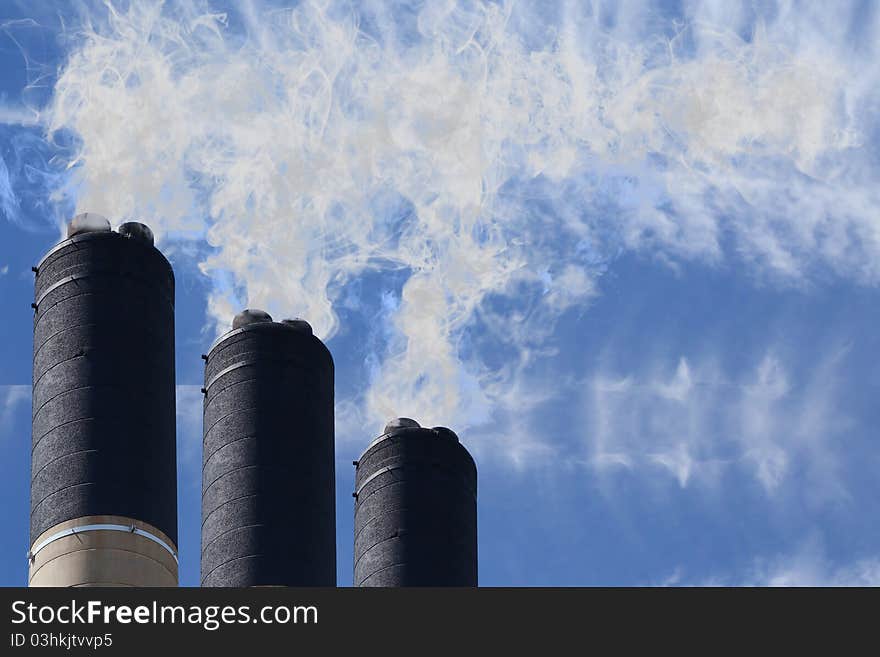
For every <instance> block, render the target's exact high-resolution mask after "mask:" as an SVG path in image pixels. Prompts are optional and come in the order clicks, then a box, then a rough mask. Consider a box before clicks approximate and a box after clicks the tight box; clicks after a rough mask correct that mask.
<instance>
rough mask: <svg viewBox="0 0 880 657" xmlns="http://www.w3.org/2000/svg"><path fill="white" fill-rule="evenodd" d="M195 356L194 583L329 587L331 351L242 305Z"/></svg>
mask: <svg viewBox="0 0 880 657" xmlns="http://www.w3.org/2000/svg"><path fill="white" fill-rule="evenodd" d="M232 328H233V330H232V331H231V332H229V333H227V334H226V335H224V336H222V337H221V338H220V339H219V340H218V341H217V342H216V343H215V344H214V346H213V347H212V348H211V350H210V352H209V353H208V355H207V356H204V359H205V361H206V364H205V387H204V389H203V392H204V393H205V419H204V431H205V436H204V449H203V467H202V586H235V587H243V586H335V585H336V494H335V482H334V479H335V466H334V427H333V358H332V357H331V356H330V352H329V351H328V350H327V348H326V347H325V346H324V344H323V343H322V342H321V341H320V340H319V339H318V338H317V337H315V336H314V335H312V329H311V327H310V326H309V325H308V323H307V322H304V321H303V320H285V321H283V322H273V321H272V318H271V317H270V316H269V315H268V314H267V313H265V312H263V311H260V310H245V311H244V312H242V313H239V314H238V315H237V316H236V317H235V320H234V321H233V324H232Z"/></svg>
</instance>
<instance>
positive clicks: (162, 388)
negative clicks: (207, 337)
mask: <svg viewBox="0 0 880 657" xmlns="http://www.w3.org/2000/svg"><path fill="white" fill-rule="evenodd" d="M67 234H68V237H67V239H65V240H63V241H62V242H61V243H60V244H58V245H57V246H56V247H55V248H53V249H52V250H51V251H49V253H47V254H46V256H45V257H44V258H43V260H42V261H41V262H40V264H39V265H38V266H37V267H35V268H34V271H35V272H36V282H35V297H36V299H35V303H34V304H33V307H34V310H35V316H34V387H33V450H32V464H31V467H32V470H31V536H30V538H31V548H30V554H29V561H30V569H29V577H28V581H29V584H30V586H176V585H177V555H176V553H177V547H176V543H177V466H176V452H175V450H176V446H175V388H174V274H173V272H172V270H171V265H170V264H169V263H168V261H167V260H166V259H165V258H164V257H163V255H162V254H161V253H160V252H159V251H158V250H157V249H156V248H155V247H154V246H153V236H152V233H151V232H150V229H149V228H147V227H146V226H144V225H143V224H138V223H128V224H123V225H122V226H121V227H120V228H119V231H118V232H113V231H111V229H110V223H109V222H108V221H107V220H106V219H105V218H103V217H101V216H100V215H95V214H84V215H78V216H77V217H76V218H74V220H73V221H72V222H71V224H70V226H69V227H68V233H67Z"/></svg>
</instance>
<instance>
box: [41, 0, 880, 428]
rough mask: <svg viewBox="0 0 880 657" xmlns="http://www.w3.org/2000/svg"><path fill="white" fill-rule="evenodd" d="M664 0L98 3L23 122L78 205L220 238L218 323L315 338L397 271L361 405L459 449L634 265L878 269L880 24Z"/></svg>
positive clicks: (867, 14) (213, 301) (329, 332)
mask: <svg viewBox="0 0 880 657" xmlns="http://www.w3.org/2000/svg"><path fill="white" fill-rule="evenodd" d="M653 4H654V3H638V2H626V3H616V2H614V3H612V2H609V3H582V2H570V3H564V2H563V3H544V2H541V3H538V2H534V3H512V2H511V3H508V2H453V1H445V2H426V3H407V4H406V5H404V4H403V3H394V2H366V3H363V4H361V5H358V6H353V5H352V3H350V2H339V3H336V2H319V1H315V2H302V3H299V4H298V5H297V6H296V7H295V8H293V9H284V8H278V7H277V6H276V5H275V4H273V3H268V2H241V3H235V5H236V10H235V11H234V12H230V13H226V10H225V9H224V8H223V7H222V6H219V5H211V4H208V3H203V2H196V1H193V2H189V1H185V0H178V1H168V2H165V3H160V2H155V1H151V0H145V1H143V2H140V1H139V2H131V3H118V4H112V3H109V4H101V5H95V6H92V7H91V8H90V9H88V10H86V11H84V13H83V14H82V17H81V21H80V22H79V24H76V25H68V26H67V28H66V33H65V38H66V39H67V40H68V41H69V45H70V51H69V56H68V58H67V61H66V63H65V64H64V67H63V69H62V70H61V72H60V73H59V75H58V78H57V82H56V84H55V88H54V93H53V95H52V99H51V102H50V103H49V105H48V106H47V107H45V108H44V109H43V111H42V113H41V114H40V118H41V121H43V123H44V125H45V128H46V129H47V130H48V131H49V132H50V133H56V134H58V135H62V134H72V135H74V136H75V137H76V140H77V142H76V148H75V154H74V155H73V156H72V157H71V158H70V168H69V169H68V173H67V175H66V176H64V177H63V178H60V179H59V180H60V181H61V182H60V183H59V184H63V187H64V191H65V192H66V193H67V194H68V195H70V196H72V198H74V200H75V204H76V207H77V210H78V211H91V212H99V213H102V214H105V215H107V216H109V217H112V218H113V219H114V221H119V222H121V221H124V220H127V219H131V218H141V219H143V220H144V221H146V222H147V223H149V224H150V225H151V226H152V227H153V228H154V230H155V231H156V232H157V234H158V235H159V238H160V241H161V242H162V243H163V244H164V245H166V246H170V245H172V244H174V243H180V242H181V241H185V242H190V243H191V242H200V241H206V242H207V244H209V245H210V247H212V248H211V249H209V250H207V249H205V250H201V249H195V250H191V251H190V252H192V253H200V254H203V255H201V256H199V257H200V266H201V268H202V270H203V271H204V273H205V274H206V275H207V276H208V277H210V279H211V281H212V292H211V295H210V299H209V313H210V315H211V319H212V321H215V322H216V324H217V327H218V330H225V328H226V327H228V326H229V320H230V319H231V316H232V315H233V314H234V313H235V312H237V311H238V310H239V309H240V308H241V307H243V306H252V307H263V308H266V309H267V310H269V311H270V312H272V313H273V314H275V315H276V316H289V315H292V314H297V315H300V316H302V317H304V318H306V319H308V320H309V321H310V322H311V323H312V325H313V326H314V328H315V330H316V333H317V334H318V335H320V336H321V337H323V338H325V339H327V338H330V337H332V336H333V335H334V333H335V332H336V331H337V329H338V320H337V312H338V310H339V307H340V304H341V303H342V302H343V300H347V301H346V303H350V302H351V295H352V285H353V283H354V282H356V281H357V280H358V279H360V278H362V277H364V276H366V275H372V274H377V275H379V276H380V280H382V279H381V277H383V276H384V277H387V280H388V281H389V282H388V284H387V289H386V291H385V294H384V295H382V305H381V308H365V309H364V312H370V313H377V312H379V311H380V310H381V311H382V312H383V313H384V321H382V322H380V323H377V326H378V328H377V329H376V330H377V334H378V335H377V339H376V344H377V345H379V346H378V347H377V353H376V354H375V358H374V359H373V361H372V362H373V367H372V370H373V371H372V373H371V377H370V380H371V385H370V387H369V389H368V390H367V391H366V392H365V393H364V395H363V398H362V399H357V400H354V401H353V403H355V404H356V405H357V407H358V408H359V409H360V410H359V413H363V414H364V415H365V417H366V418H368V419H369V421H370V422H372V423H373V424H375V425H376V426H381V423H382V422H383V421H384V420H385V419H386V418H387V417H389V416H393V415H399V414H402V415H410V416H413V417H417V418H419V419H420V420H422V421H423V422H425V423H428V424H448V425H450V426H454V427H455V428H456V429H457V430H463V429H466V428H467V427H468V426H473V425H476V424H479V423H481V422H485V421H487V420H488V419H489V418H490V417H492V415H493V413H495V412H496V411H497V409H498V408H499V407H507V408H511V409H521V408H523V402H524V400H525V399H527V398H528V399H531V400H534V399H535V398H536V397H539V395H536V394H535V393H534V391H532V392H530V393H529V394H528V395H526V394H523V393H522V392H521V390H522V382H521V375H522V372H524V371H525V370H526V369H527V368H528V367H529V365H530V364H531V363H532V362H533V361H534V359H536V358H540V357H541V354H542V353H545V352H546V351H547V350H548V349H552V346H553V327H554V323H555V322H556V321H557V320H558V319H559V318H560V317H561V316H562V314H563V313H565V312H566V311H567V310H569V309H571V308H576V307H583V306H584V305H585V304H588V303H589V299H590V298H591V297H592V296H593V295H595V294H596V293H597V292H598V290H599V289H600V286H601V280H600V277H601V274H602V272H603V271H604V270H605V269H606V267H607V266H608V264H609V263H610V262H611V261H612V260H613V259H614V258H615V257H617V256H618V255H619V254H621V253H623V252H625V251H629V250H633V251H639V252H642V253H645V254H648V255H649V256H651V257H655V258H658V259H660V260H662V261H665V262H669V263H670V264H671V265H673V266H674V265H675V263H676V262H681V261H687V260H699V261H703V262H707V263H717V264H719V265H723V266H735V267H744V268H748V271H749V272H750V275H752V276H754V277H755V278H756V279H762V280H770V281H772V282H774V283H778V284H786V285H787V284H797V285H802V284H809V282H810V281H811V280H813V279H814V278H815V277H817V276H824V275H827V274H834V275H839V276H844V277H848V278H852V279H854V280H855V281H857V282H860V283H868V284H873V283H876V282H877V281H878V278H880V265H878V263H880V223H878V219H877V217H878V209H880V190H878V187H877V185H876V180H877V174H878V168H880V156H878V153H877V152H876V148H877V146H876V139H874V142H873V145H872V141H871V138H872V137H876V131H877V128H876V125H875V123H874V118H873V116H872V110H871V108H872V107H873V108H875V109H876V107H877V105H878V100H880V92H878V91H877V90H878V89H880V86H878V85H877V81H878V80H877V78H878V74H877V67H876V66H875V65H873V64H871V62H874V61H877V59H878V54H880V53H877V49H878V45H877V43H876V42H875V41H873V40H872V39H870V38H869V35H870V34H875V33H876V32H877V27H878V25H877V24H878V20H880V18H878V14H877V12H876V11H874V12H872V11H871V10H870V8H868V9H865V8H861V9H859V8H856V9H853V10H852V11H850V12H849V14H848V20H849V21H850V23H853V22H854V21H860V22H861V23H862V24H863V26H864V27H863V29H862V32H861V33H862V34H864V35H865V38H863V39H858V38H857V39H853V38H852V35H851V30H849V29H848V27H847V29H843V28H841V29H840V30H838V31H836V30H835V28H834V26H835V25H841V23H844V24H845V23H846V21H840V20H839V19H840V15H841V12H842V11H844V10H842V9H841V7H840V6H839V5H837V3H834V5H833V6H831V5H828V6H827V8H825V9H823V8H821V7H818V8H817V7H811V8H808V7H802V6H800V5H799V3H780V4H779V5H778V6H774V7H773V8H772V10H768V11H766V12H765V13H764V14H761V15H757V14H754V13H753V12H752V11H751V10H747V9H744V8H737V7H736V6H735V3H728V2H723V3H722V2H718V3H702V4H699V5H696V4H694V5H692V4H691V3H685V7H686V8H685V9H684V10H682V11H681V12H680V13H677V14H666V13H663V12H658V11H655V10H652V9H651V8H650V7H651V6H653ZM413 7H414V8H413ZM860 12H861V13H860ZM871 149H874V150H871ZM497 353H503V354H504V355H505V357H504V358H497V357H493V356H492V354H497Z"/></svg>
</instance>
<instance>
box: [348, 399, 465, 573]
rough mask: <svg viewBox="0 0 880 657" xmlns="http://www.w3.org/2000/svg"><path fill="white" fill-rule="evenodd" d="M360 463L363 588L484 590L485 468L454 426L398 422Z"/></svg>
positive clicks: (357, 559)
mask: <svg viewBox="0 0 880 657" xmlns="http://www.w3.org/2000/svg"><path fill="white" fill-rule="evenodd" d="M354 465H355V467H356V473H355V491H354V499H355V511H354V534H355V537H354V585H355V586H392V587H393V586H477V468H476V465H475V464H474V460H473V458H471V455H470V454H469V453H468V451H467V450H466V449H465V448H464V446H463V445H462V444H461V443H460V442H459V440H458V436H456V435H455V433H454V432H453V431H452V430H451V429H447V428H446V427H434V428H433V429H428V428H424V427H421V426H419V423H418V422H416V421H415V420H411V419H410V418H405V417H401V418H396V419H394V420H391V421H390V422H389V423H388V424H387V425H386V426H385V430H384V431H383V432H382V435H381V436H379V437H378V438H376V440H374V441H373V442H372V443H371V444H370V446H369V447H367V449H366V451H365V452H364V453H363V455H362V456H361V457H360V458H359V459H358V460H357V461H355V462H354Z"/></svg>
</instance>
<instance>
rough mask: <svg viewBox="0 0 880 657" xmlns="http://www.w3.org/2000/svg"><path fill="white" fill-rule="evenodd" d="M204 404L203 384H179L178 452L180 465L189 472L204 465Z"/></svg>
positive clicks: (198, 469)
mask: <svg viewBox="0 0 880 657" xmlns="http://www.w3.org/2000/svg"><path fill="white" fill-rule="evenodd" d="M203 404H204V396H203V395H202V392H201V386H197V385H179V386H177V454H178V459H179V462H180V466H181V467H182V468H186V469H187V470H188V471H189V472H193V470H195V471H196V472H198V471H200V470H201V466H202V461H201V457H202V411H203ZM194 481H196V483H198V480H197V479H196V480H194Z"/></svg>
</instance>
